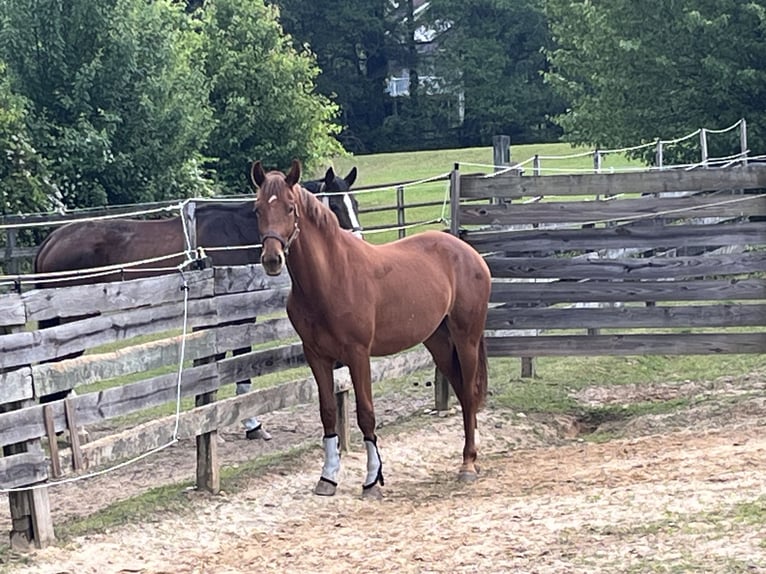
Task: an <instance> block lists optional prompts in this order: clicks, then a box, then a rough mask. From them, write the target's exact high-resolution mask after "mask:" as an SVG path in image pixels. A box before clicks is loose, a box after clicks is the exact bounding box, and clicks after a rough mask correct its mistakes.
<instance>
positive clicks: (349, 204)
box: [343, 193, 362, 239]
mask: <svg viewBox="0 0 766 574" xmlns="http://www.w3.org/2000/svg"><path fill="white" fill-rule="evenodd" d="M343 205H345V206H346V211H347V212H348V218H349V219H350V220H351V228H352V229H354V230H355V231H354V232H353V233H354V235H356V236H357V237H358V238H359V239H362V232H361V231H360V230H361V229H362V226H361V224H360V223H359V218H358V217H357V216H356V211H354V202H353V201H352V200H351V195H349V194H348V193H344V194H343Z"/></svg>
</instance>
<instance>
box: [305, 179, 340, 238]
mask: <svg viewBox="0 0 766 574" xmlns="http://www.w3.org/2000/svg"><path fill="white" fill-rule="evenodd" d="M299 193H300V196H299V201H300V204H301V206H302V207H303V213H301V217H306V218H307V219H309V220H310V221H312V222H313V223H314V224H316V225H317V226H319V227H321V228H323V229H326V230H328V231H331V230H333V231H334V230H338V229H340V224H339V223H338V218H337V217H335V214H334V213H333V212H332V210H331V209H330V208H329V207H327V206H326V205H325V204H324V203H322V201H321V200H320V199H318V198H317V196H316V195H314V194H313V193H311V192H310V191H309V190H308V189H306V188H304V187H302V186H301V187H300V192H299Z"/></svg>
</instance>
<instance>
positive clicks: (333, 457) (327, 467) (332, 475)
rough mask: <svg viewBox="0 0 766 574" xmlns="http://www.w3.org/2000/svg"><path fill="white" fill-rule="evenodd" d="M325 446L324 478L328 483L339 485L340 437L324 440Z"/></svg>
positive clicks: (327, 437)
mask: <svg viewBox="0 0 766 574" xmlns="http://www.w3.org/2000/svg"><path fill="white" fill-rule="evenodd" d="M322 443H323V445H324V466H323V467H322V478H323V479H324V480H326V481H327V482H329V483H331V484H334V485H337V484H338V472H340V446H339V445H340V443H339V442H338V435H336V434H334V435H330V436H326V437H324V438H323V439H322Z"/></svg>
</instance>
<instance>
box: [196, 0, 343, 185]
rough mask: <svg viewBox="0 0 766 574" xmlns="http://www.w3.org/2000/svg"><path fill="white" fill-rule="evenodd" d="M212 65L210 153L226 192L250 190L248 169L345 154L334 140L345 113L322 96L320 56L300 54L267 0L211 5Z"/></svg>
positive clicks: (213, 0)
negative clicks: (317, 80) (317, 86)
mask: <svg viewBox="0 0 766 574" xmlns="http://www.w3.org/2000/svg"><path fill="white" fill-rule="evenodd" d="M203 32H204V39H205V54H206V56H205V65H206V69H207V75H208V78H209V80H210V83H211V93H210V103H211V106H212V108H213V110H214V117H215V119H216V127H215V129H214V130H213V132H212V134H211V137H210V141H209V143H208V146H207V153H208V154H209V155H210V156H212V157H215V158H218V159H217V160H215V164H214V169H215V172H216V173H217V177H218V179H219V181H220V183H221V184H222V185H223V187H224V188H226V189H228V190H231V191H244V190H246V189H247V183H246V178H245V174H246V169H247V166H248V164H249V162H250V161H252V160H253V159H260V160H262V161H263V162H264V163H265V164H266V165H268V166H273V167H282V168H284V167H285V166H288V165H289V163H290V161H291V160H292V159H293V158H295V157H297V158H300V159H301V160H303V161H304V163H306V164H307V166H308V168H309V169H311V168H312V167H316V166H317V165H318V164H319V163H320V162H321V161H323V160H326V159H327V157H329V156H331V155H334V154H337V153H339V152H341V151H342V148H341V147H340V145H339V144H338V142H337V140H335V138H334V137H333V135H334V134H336V133H337V132H338V129H339V128H338V126H337V124H335V123H334V122H333V120H334V119H335V117H336V114H337V106H335V105H334V104H333V103H332V102H330V100H329V99H327V98H326V97H324V96H321V95H319V94H318V93H316V91H315V86H314V80H315V78H316V76H317V75H318V73H319V69H318V68H317V66H316V62H315V60H314V58H313V56H312V55H311V54H310V53H309V52H308V51H306V50H301V51H298V50H296V49H295V48H294V47H293V45H292V42H291V39H290V38H289V37H287V36H286V35H285V34H284V32H283V31H282V28H281V25H280V24H279V21H278V10H277V8H275V7H273V6H266V5H264V3H263V1H262V0H208V1H207V2H206V3H205V8H204V16H203Z"/></svg>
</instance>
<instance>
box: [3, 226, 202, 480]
mask: <svg viewBox="0 0 766 574" xmlns="http://www.w3.org/2000/svg"><path fill="white" fill-rule="evenodd" d="M182 221H183V226H184V236H185V237H186V238H187V247H189V246H190V243H189V241H188V238H189V237H190V235H189V231H188V229H187V228H186V224H187V222H186V218H182ZM191 253H193V252H192V251H188V252H187V255H189V254H191ZM194 262H195V260H194V259H192V258H191V257H187V259H186V260H185V261H184V262H183V263H181V264H180V265H178V266H177V267H175V268H174V269H175V270H176V271H178V272H179V273H180V275H181V282H182V283H181V291H182V292H183V294H184V304H183V320H182V329H181V340H180V342H179V351H178V369H177V379H176V399H175V422H174V425H173V434H172V435H171V438H170V440H169V441H168V442H167V443H165V444H163V445H160V446H157V447H155V448H153V449H151V450H149V451H147V452H144V453H141V454H139V455H136V456H135V457H132V458H130V459H128V460H125V461H122V462H120V463H118V464H116V465H114V466H110V467H108V468H103V469H100V470H97V471H93V472H89V473H86V474H81V475H77V476H72V477H69V478H63V479H60V480H49V481H47V482H44V483H40V484H35V485H31V486H25V487H18V488H2V489H0V494H8V493H11V492H25V491H29V490H35V489H40V488H50V487H53V486H59V485H62V484H69V483H73V482H78V481H80V480H87V479H89V478H94V477H97V476H103V475H105V474H108V473H110V472H114V471H117V470H120V469H122V468H125V467H127V466H130V465H131V464H135V463H137V462H139V461H141V460H143V459H145V458H147V457H149V456H151V455H153V454H156V453H158V452H160V451H163V450H165V449H166V448H168V447H170V446H173V445H174V444H176V443H178V441H179V438H178V430H179V428H180V423H181V382H182V380H183V369H184V362H185V360H186V338H187V335H188V325H189V284H188V282H187V280H186V276H185V275H184V269H185V268H186V267H188V266H189V265H191V264H192V263H194ZM70 432H71V429H70Z"/></svg>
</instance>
